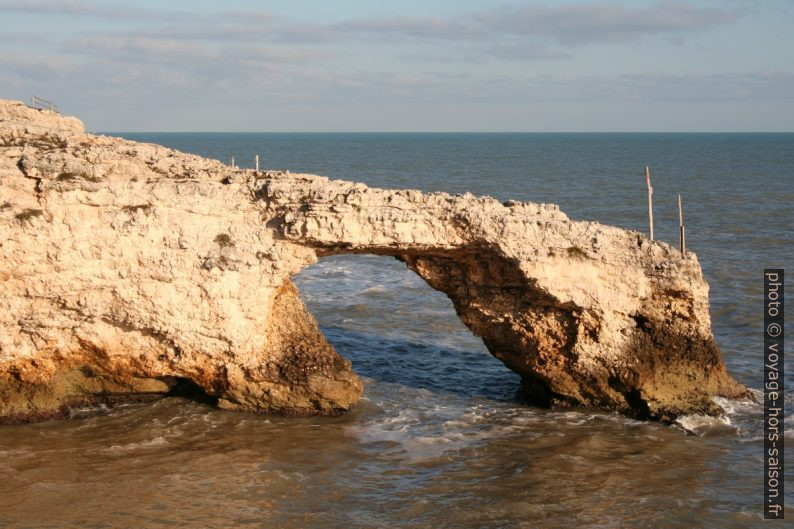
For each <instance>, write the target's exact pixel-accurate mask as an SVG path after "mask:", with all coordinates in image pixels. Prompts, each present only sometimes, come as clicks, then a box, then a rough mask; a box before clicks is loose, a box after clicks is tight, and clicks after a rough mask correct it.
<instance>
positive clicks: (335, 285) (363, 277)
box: [293, 254, 521, 401]
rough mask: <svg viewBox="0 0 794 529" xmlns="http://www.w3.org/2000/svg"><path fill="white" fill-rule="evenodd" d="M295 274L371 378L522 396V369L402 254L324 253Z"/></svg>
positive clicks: (504, 397) (337, 342)
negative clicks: (497, 352) (499, 354)
mask: <svg viewBox="0 0 794 529" xmlns="http://www.w3.org/2000/svg"><path fill="white" fill-rule="evenodd" d="M293 280H294V282H295V284H296V285H297V287H298V289H299V291H300V293H301V297H302V299H303V301H304V303H305V304H306V306H307V308H308V310H309V312H310V313H311V314H312V315H313V316H314V317H315V319H316V320H317V322H318V324H319V326H320V328H321V330H322V332H323V333H324V335H325V337H326V338H327V340H328V341H329V342H330V343H331V345H333V346H334V348H335V349H336V350H337V351H338V352H339V354H341V355H342V356H344V357H345V358H347V359H349V360H351V362H352V364H353V370H354V371H355V372H356V373H357V374H358V375H360V376H362V377H364V378H365V379H372V380H374V381H375V382H376V383H379V382H385V383H391V384H399V385H401V386H405V387H410V388H414V389H418V390H426V391H431V392H434V393H448V394H454V395H459V396H462V397H469V398H472V397H473V398H476V397H480V398H486V399H491V400H498V401H517V400H520V399H521V390H520V384H521V378H520V376H519V375H517V374H516V373H514V372H513V371H511V370H510V369H508V368H507V367H506V366H505V365H504V364H503V363H502V362H501V361H500V360H498V359H496V358H494V357H493V356H492V355H491V354H490V353H489V352H488V350H487V349H486V347H485V345H484V344H483V341H482V339H480V338H479V337H477V336H475V335H474V334H473V333H472V332H471V330H470V329H469V328H467V327H466V326H465V325H464V324H463V322H462V321H461V320H460V318H459V317H458V315H457V314H456V313H455V309H454V307H453V304H452V301H451V300H450V299H449V298H448V297H447V296H446V295H445V294H444V293H442V292H439V291H437V290H434V289H433V288H431V287H430V285H428V284H427V283H426V282H425V280H424V279H422V278H421V277H420V276H419V275H417V274H415V273H414V272H412V271H411V270H409V269H408V267H406V265H405V263H403V262H401V261H400V260H398V259H395V258H394V257H390V256H379V255H370V254H342V255H333V256H326V257H322V258H321V259H320V260H319V261H318V262H317V263H316V264H314V265H312V266H309V267H307V268H305V269H304V270H303V271H301V273H300V274H298V275H297V276H294V277H293Z"/></svg>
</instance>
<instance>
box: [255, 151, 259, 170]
mask: <svg viewBox="0 0 794 529" xmlns="http://www.w3.org/2000/svg"><path fill="white" fill-rule="evenodd" d="M254 160H255V161H256V170H257V172H259V155H258V154H257V155H256V156H255V157H254Z"/></svg>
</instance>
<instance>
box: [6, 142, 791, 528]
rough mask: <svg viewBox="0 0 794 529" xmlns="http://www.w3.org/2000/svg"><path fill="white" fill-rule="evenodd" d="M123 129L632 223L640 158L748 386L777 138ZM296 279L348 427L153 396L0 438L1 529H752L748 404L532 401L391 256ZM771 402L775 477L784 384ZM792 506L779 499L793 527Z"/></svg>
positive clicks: (659, 226) (277, 162)
mask: <svg viewBox="0 0 794 529" xmlns="http://www.w3.org/2000/svg"><path fill="white" fill-rule="evenodd" d="M119 135H122V136H124V137H127V138H129V139H133V140H138V141H147V142H154V143H160V144H163V145H167V146H170V147H175V148H177V149H180V150H184V151H188V152H193V153H196V154H200V155H204V156H209V157H213V158H218V159H220V160H223V161H226V162H228V161H229V160H230V158H231V157H232V156H234V157H235V161H236V162H237V164H238V165H240V166H243V167H252V166H253V159H254V155H255V154H259V155H260V157H261V166H262V167H263V168H265V167H267V168H277V169H289V170H291V171H293V172H311V173H317V174H323V175H326V176H330V177H334V178H344V179H349V180H358V181H363V182H366V183H367V184H370V185H373V186H384V187H403V188H415V189H422V190H426V191H437V190H440V191H448V192H452V193H463V192H472V193H475V194H484V195H491V196H494V197H497V198H500V199H508V198H515V199H520V200H529V201H534V202H550V203H556V204H559V205H560V207H561V208H562V210H563V211H565V212H566V213H567V214H568V215H569V216H570V217H572V218H574V219H587V220H597V221H600V222H603V223H607V224H613V225H617V226H621V227H625V228H629V229H637V230H645V229H646V214H647V209H646V196H645V181H644V176H643V168H644V166H645V165H649V166H650V167H651V171H652V179H653V186H654V191H655V195H654V205H655V210H654V213H655V219H656V226H655V232H656V238H657V239H662V240H666V241H668V242H670V243H673V244H675V243H676V241H677V209H676V208H677V205H676V199H677V193H679V192H680V193H681V194H682V196H683V204H684V216H685V223H686V226H687V242H688V248H689V249H691V250H692V251H694V252H696V253H697V255H698V258H699V260H700V263H701V265H702V267H703V270H704V273H705V275H706V277H707V279H708V281H709V283H710V286H711V314H712V323H713V327H714V334H715V338H716V341H717V343H718V345H719V346H720V348H721V349H722V351H723V354H724V357H725V360H726V363H727V365H728V369H729V371H730V372H731V373H732V374H733V375H734V376H735V377H736V378H738V379H739V380H740V381H742V382H744V383H745V384H747V385H748V386H750V387H751V388H753V389H755V390H756V391H758V390H760V389H761V377H762V374H763V362H762V302H763V298H762V285H763V280H762V270H763V268H770V267H784V268H788V269H789V270H791V265H792V264H794V229H792V225H794V206H792V204H794V134H210V133H206V134H177V133H169V134H119ZM295 281H296V284H297V285H298V287H299V288H300V291H301V294H302V296H303V298H304V300H305V302H306V304H307V306H308V307H309V310H310V311H311V312H312V314H314V316H315V317H316V318H317V320H318V321H319V323H320V325H321V327H322V329H323V331H324V333H325V334H326V336H327V337H328V339H329V340H330V341H331V343H332V344H333V345H334V346H335V347H336V348H337V350H339V352H340V353H341V354H342V355H344V356H346V357H347V358H349V359H351V360H352V362H353V367H354V369H355V370H356V371H357V372H358V373H359V374H360V375H361V376H362V377H363V378H364V380H365V382H366V392H365V397H364V399H362V401H361V403H360V404H358V405H357V406H356V408H355V409H354V411H353V412H352V413H350V414H349V415H346V416H343V417H335V418H306V419H284V418H278V417H263V416H254V415H247V414H242V413H235V412H223V411H219V410H214V409H211V408H207V407H204V406H202V405H199V404H196V403H194V402H191V401H186V400H182V399H165V400H162V401H159V402H157V403H154V404H150V405H133V406H124V407H119V408H116V409H113V410H104V411H96V410H84V411H82V412H80V413H77V414H76V416H75V417H74V418H73V419H71V420H67V421H53V422H46V423H40V424H32V425H22V426H4V427H0V475H2V476H3V479H2V480H1V481H0V527H6V528H23V527H25V528H44V527H52V528H61V527H96V528H102V527H137V528H149V527H218V528H231V527H252V528H254V527H279V528H282V527H283V528H304V527H322V528H326V527H327V528H353V527H362V528H363V527H366V528H391V527H401V528H425V527H426V528H441V527H450V528H453V527H454V528H462V529H465V528H501V527H504V528H508V527H510V528H514V527H520V528H569V527H576V528H578V527H588V528H591V527H592V528H623V527H625V528H639V527H658V528H678V527H680V528H692V527H704V528H715V529H716V528H719V529H723V528H733V527H736V528H747V527H761V526H762V525H763V520H762V508H763V502H762V494H763V485H762V480H761V478H762V472H763V466H762V465H763V460H762V449H763V446H762V431H761V427H762V423H761V407H760V406H759V405H758V404H755V403H753V402H749V401H748V402H727V401H721V404H723V406H724V407H725V409H726V411H727V413H726V415H725V417H723V418H720V419H711V418H704V417H686V418H684V419H682V420H681V424H680V425H679V426H678V427H676V426H673V427H667V426H662V425H659V424H655V423H644V422H637V421H632V420H629V419H626V418H623V417H621V416H618V415H614V414H607V413H598V412H593V411H588V410H566V411H549V410H543V409H537V408H533V407H530V406H527V405H524V404H522V403H521V402H520V400H519V398H518V386H519V379H518V377H517V376H516V375H514V374H513V373H511V372H510V371H509V370H507V369H506V368H505V367H504V366H503V365H502V364H501V363H500V362H499V361H498V360H495V359H494V358H492V357H491V356H490V355H489V354H488V352H487V351H486V349H485V348H484V346H483V344H482V342H481V341H480V340H479V339H478V338H476V337H474V336H473V335H472V334H471V333H470V332H469V331H468V329H467V328H466V327H465V326H463V325H462V324H461V323H460V321H459V320H458V318H457V317H456V315H455V313H454V310H453V308H452V304H451V302H450V301H449V300H448V299H447V298H446V296H444V295H443V294H441V293H439V292H435V291H433V290H432V289H431V288H430V287H429V286H428V285H426V284H425V283H424V282H423V280H422V279H421V278H419V277H418V276H416V275H415V274H413V273H412V272H410V271H409V270H407V269H406V268H405V266H404V265H403V264H401V263H399V262H398V261H396V260H394V259H389V258H384V257H376V256H362V255H359V256H336V257H331V258H326V259H323V260H321V261H320V262H319V263H317V264H316V265H314V266H312V267H309V268H307V269H306V270H304V271H303V272H302V273H301V274H300V275H298V276H297V277H295ZM791 356H792V355H789V358H791ZM792 367H794V366H792V364H791V361H790V360H789V361H787V362H786V371H787V377H786V384H787V387H788V388H794V369H792ZM786 403H787V407H788V415H787V423H788V426H787V428H788V430H787V432H786V440H787V442H788V446H789V448H788V449H787V451H786V455H787V456H788V457H787V464H786V468H787V473H788V476H789V478H790V477H791V476H794V469H793V468H792V465H791V460H792V457H791V455H792V451H791V449H790V447H792V446H794V416H792V410H794V392H792V390H791V389H788V390H787V393H786ZM789 480H790V479H789ZM793 497H794V490H792V487H791V486H789V488H788V490H787V494H786V505H787V508H788V510H789V511H790V513H789V514H790V515H791V512H794V511H792V509H794V504H793V503H792V498H793ZM772 525H774V526H778V525H780V524H772ZM780 526H782V525H780Z"/></svg>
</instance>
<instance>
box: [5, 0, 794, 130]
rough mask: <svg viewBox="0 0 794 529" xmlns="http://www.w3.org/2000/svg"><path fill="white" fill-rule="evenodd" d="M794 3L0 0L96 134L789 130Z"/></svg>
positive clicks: (15, 61) (25, 52) (31, 84)
mask: <svg viewBox="0 0 794 529" xmlns="http://www.w3.org/2000/svg"><path fill="white" fill-rule="evenodd" d="M792 28H794V0H758V1H753V0H720V1H712V0H697V1H696V0H649V1H646V0H634V1H631V2H628V1H622V0H608V1H604V0H592V1H590V0H571V1H567V0H561V1H552V0H545V1H526V0H525V1H518V0H513V1H511V0H506V1H504V2H500V1H485V0H424V1H419V0H401V1H399V2H395V1H393V0H390V1H380V0H369V1H353V0H337V1H331V0H290V1H267V0H264V1H250V0H226V1H224V2H209V1H206V0H193V1H183V0H159V1H152V0H137V1H135V2H131V1H122V0H120V1H110V2H100V1H91V0H28V1H21V0H0V42H2V43H3V45H2V49H1V50H0V98H5V99H20V100H29V99H30V96H31V95H36V96H39V97H44V98H47V99H50V100H52V101H54V102H55V103H56V104H57V105H58V106H59V108H60V109H61V111H62V112H63V113H65V114H70V115H77V116H78V117H80V118H81V119H83V121H84V122H85V123H86V127H87V128H88V129H89V130H96V131H118V132H121V131H285V132H288V131H322V132H325V131H456V132H457V131H460V132H465V131H488V132H490V131H538V132H545V131H548V132H557V131H586V132H589V131H684V132H687V131H792V130H794V29H792Z"/></svg>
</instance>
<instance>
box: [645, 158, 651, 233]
mask: <svg viewBox="0 0 794 529" xmlns="http://www.w3.org/2000/svg"><path fill="white" fill-rule="evenodd" d="M645 184H646V185H647V186H648V223H649V224H650V227H651V240H653V188H652V187H651V169H650V168H649V167H648V166H647V165H646V166H645Z"/></svg>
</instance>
